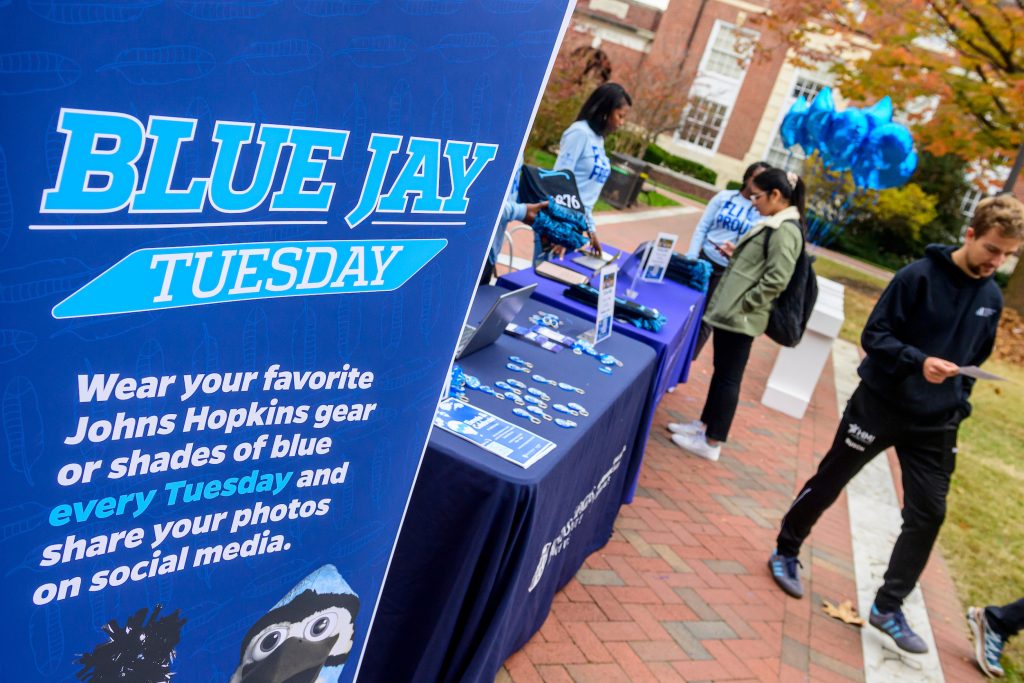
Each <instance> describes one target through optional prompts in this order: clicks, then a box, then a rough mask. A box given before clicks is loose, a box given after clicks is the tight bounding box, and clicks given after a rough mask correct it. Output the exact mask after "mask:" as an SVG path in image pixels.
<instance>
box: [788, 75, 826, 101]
mask: <svg viewBox="0 0 1024 683" xmlns="http://www.w3.org/2000/svg"><path fill="white" fill-rule="evenodd" d="M824 89H825V84H824V83H821V82H819V81H814V80H811V79H810V78H806V77H804V76H798V77H797V79H796V83H794V84H793V92H791V93H790V94H789V98H790V103H791V104H792V102H796V101H797V99H798V98H799V97H800V96H801V95H803V97H804V99H805V100H807V101H808V102H810V101H811V100H813V99H814V98H815V97H816V96H817V94H818V93H820V92H821V91H822V90H824Z"/></svg>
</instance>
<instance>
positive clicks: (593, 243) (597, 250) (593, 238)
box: [590, 231, 601, 256]
mask: <svg viewBox="0 0 1024 683" xmlns="http://www.w3.org/2000/svg"><path fill="white" fill-rule="evenodd" d="M590 248H591V249H593V250H594V256H600V255H601V243H600V242H598V241H597V233H596V232H593V231H591V232H590Z"/></svg>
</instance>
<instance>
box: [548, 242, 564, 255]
mask: <svg viewBox="0 0 1024 683" xmlns="http://www.w3.org/2000/svg"><path fill="white" fill-rule="evenodd" d="M565 252H566V248H565V247H563V246H562V245H560V244H556V245H555V246H553V247H551V255H552V256H554V257H556V258H562V257H563V256H565Z"/></svg>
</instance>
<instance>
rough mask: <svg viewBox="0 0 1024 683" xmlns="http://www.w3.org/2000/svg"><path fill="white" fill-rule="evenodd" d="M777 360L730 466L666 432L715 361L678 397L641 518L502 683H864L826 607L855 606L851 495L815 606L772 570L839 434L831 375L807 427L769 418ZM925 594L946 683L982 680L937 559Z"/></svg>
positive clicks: (596, 562)
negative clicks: (804, 488)
mask: <svg viewBox="0 0 1024 683" xmlns="http://www.w3.org/2000/svg"><path fill="white" fill-rule="evenodd" d="M696 217H699V214H698V215H697V216H696ZM683 218H684V219H686V220H685V227H683V229H681V225H680V223H681V222H682V221H680V220H679V218H676V219H675V220H674V221H671V223H670V222H669V221H664V223H666V224H665V225H658V226H654V225H650V224H651V223H662V222H663V221H648V222H647V223H648V225H643V226H640V225H639V224H637V225H636V226H633V227H634V229H633V230H630V226H629V225H628V224H627V225H624V226H615V228H616V230H615V231H612V230H602V238H603V239H604V240H605V241H606V242H610V243H612V244H615V245H617V246H619V245H620V246H622V247H626V248H630V247H632V246H633V244H635V243H636V242H638V241H639V239H637V238H638V236H639V235H641V234H642V235H644V237H646V236H647V234H648V233H651V232H654V233H656V232H657V231H658V230H665V231H671V232H679V233H681V234H680V239H681V240H688V238H689V237H688V236H689V232H690V230H692V225H693V224H694V223H695V218H693V217H691V216H685V217H683ZM673 223H674V224H673ZM609 233H612V234H609ZM684 248H685V247H684ZM776 353H777V347H776V346H775V345H774V344H772V343H771V342H769V341H767V340H766V339H765V338H761V339H759V340H758V341H757V342H756V343H755V344H754V348H753V351H752V353H751V359H750V363H749V365H748V369H747V373H746V375H745V378H744V385H743V391H742V395H741V401H740V406H739V410H738V411H737V416H736V420H735V422H734V424H733V429H732V432H731V433H730V438H729V443H728V444H727V446H726V447H724V448H723V449H722V457H721V460H720V461H719V462H717V463H708V462H704V461H702V460H699V459H697V458H694V457H692V456H689V455H687V454H685V453H683V452H682V451H681V450H679V449H678V448H677V447H676V446H675V445H673V444H672V442H671V441H670V440H669V439H668V435H669V434H668V432H667V430H666V429H665V425H666V424H667V423H668V422H671V421H686V420H691V419H694V418H696V417H697V416H698V415H699V413H700V409H701V407H702V405H703V401H704V397H705V395H706V391H707V385H708V381H709V379H710V374H711V355H712V354H711V353H710V347H709V348H708V349H707V350H706V352H705V353H704V354H703V355H702V356H701V358H700V359H699V360H698V361H697V362H696V363H695V364H694V366H693V370H692V372H691V375H690V381H689V383H688V384H685V385H681V386H680V387H678V389H677V390H676V392H675V393H674V394H670V395H666V397H665V399H664V400H663V401H662V403H661V406H660V407H659V409H658V412H657V415H656V418H655V426H654V428H653V429H652V437H651V440H650V441H649V442H648V446H647V451H646V454H645V458H644V464H643V469H642V471H641V476H640V488H639V489H638V491H637V495H636V498H635V500H634V502H633V504H632V505H628V506H624V507H623V508H622V510H621V512H620V515H619V518H618V521H617V522H616V525H615V532H614V534H613V537H612V539H611V541H610V542H609V543H608V545H607V546H606V547H605V548H603V549H602V550H600V551H598V552H596V553H594V554H593V555H592V556H591V557H590V558H589V559H588V560H587V562H586V563H585V565H584V566H583V568H582V569H581V570H580V572H579V573H578V574H577V576H576V577H575V578H574V579H573V580H572V581H571V582H570V583H569V584H567V585H566V586H565V588H564V589H563V590H562V591H561V592H560V593H559V594H558V595H557V596H556V598H555V602H554V605H553V607H552V610H551V613H550V615H549V616H548V619H547V621H546V622H545V623H544V626H543V627H542V628H541V630H540V631H539V632H538V633H537V634H536V635H535V636H534V637H533V639H532V640H530V642H529V643H527V645H526V646H525V647H524V648H523V649H522V650H521V651H519V652H518V653H516V654H515V655H513V656H512V657H511V658H509V660H508V661H507V662H506V663H505V667H504V668H503V669H502V670H501V671H500V672H499V674H498V677H497V679H496V680H497V681H500V682H502V683H505V682H509V681H513V682H515V683H528V682H536V681H566V682H571V681H574V682H576V683H590V682H594V683H598V682H604V681H630V682H636V681H863V680H865V678H864V672H863V656H862V646H861V635H860V631H859V629H858V628H856V627H854V626H849V625H846V624H843V623H841V622H839V621H837V620H834V619H831V618H829V617H827V616H826V615H825V614H824V613H823V612H822V608H821V604H822V600H823V599H826V600H829V601H830V602H832V603H836V604H838V603H839V602H841V601H843V600H851V601H853V602H854V604H856V586H855V579H854V573H853V559H852V549H851V540H850V527H849V519H848V512H847V503H846V496H845V494H844V495H843V496H842V497H841V498H840V500H839V501H837V503H836V505H834V506H832V508H830V509H829V511H828V512H826V513H825V515H824V516H823V517H822V519H821V521H820V522H819V523H818V524H817V526H816V527H815V529H814V533H813V534H812V536H811V538H810V539H809V541H808V542H807V543H806V544H805V547H804V550H803V554H802V556H801V559H802V561H803V562H804V564H805V567H804V571H803V576H804V577H805V589H806V590H807V596H806V597H805V598H804V599H803V600H793V599H791V598H787V597H786V596H784V595H783V594H782V593H781V592H780V591H779V590H778V589H777V588H776V587H775V585H774V582H773V581H772V580H771V578H770V576H769V574H768V570H767V568H766V566H765V564H766V560H767V556H768V554H769V553H770V552H771V550H772V548H773V547H774V541H775V534H776V531H777V528H778V523H779V520H780V518H781V516H782V515H783V513H784V512H785V510H786V508H787V507H788V505H789V503H790V502H791V500H792V497H793V495H794V493H795V491H796V488H797V487H798V486H799V485H800V484H801V483H802V482H803V481H804V480H805V479H806V478H807V477H809V476H810V475H811V474H812V473H813V471H814V469H815V467H816V464H817V461H818V459H819V458H820V457H821V455H822V454H823V453H824V452H825V450H826V449H827V448H828V446H829V444H830V443H831V440H832V437H833V435H834V432H835V427H836V424H837V422H838V411H837V407H836V398H835V396H836V394H835V385H834V379H833V374H832V372H833V371H832V366H831V363H828V364H826V369H825V372H824V374H823V376H822V378H821V380H820V382H819V383H818V386H817V389H816V391H815V395H814V398H813V401H812V404H811V406H810V407H809V409H808V411H807V413H806V415H805V417H804V418H803V419H802V420H795V419H793V418H790V417H787V416H784V415H782V414H780V413H776V412H774V411H770V410H768V409H766V408H764V407H763V406H761V405H760V397H761V394H762V393H763V391H764V386H765V383H766V380H767V376H768V373H769V371H770V369H771V366H772V363H773V362H774V358H775V355H776ZM894 471H896V469H895V466H894ZM924 590H925V597H926V602H927V604H928V607H929V613H930V616H931V623H932V628H933V629H934V630H935V633H936V640H937V643H938V647H939V650H940V656H941V659H942V664H943V668H944V669H945V675H946V680H948V681H960V680H981V675H980V674H979V673H978V672H977V671H976V670H975V669H974V668H973V664H972V663H971V661H970V658H971V650H970V645H969V642H968V640H967V635H966V628H965V626H964V625H963V617H962V616H961V613H960V605H959V603H958V602H957V600H956V594H955V590H954V589H953V586H952V583H951V581H950V580H949V577H948V573H947V572H946V571H945V565H944V563H943V562H942V559H941V557H939V556H938V553H937V552H936V555H935V557H933V560H932V562H930V563H929V567H928V570H927V571H926V573H925V577H924ZM914 674H915V672H914V671H913V670H909V669H908V671H907V676H906V678H905V679H904V680H908V681H914V680H921V678H920V677H915V675H914Z"/></svg>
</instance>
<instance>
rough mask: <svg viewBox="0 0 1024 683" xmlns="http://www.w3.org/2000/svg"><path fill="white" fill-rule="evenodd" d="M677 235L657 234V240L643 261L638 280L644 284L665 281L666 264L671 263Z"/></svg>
mask: <svg viewBox="0 0 1024 683" xmlns="http://www.w3.org/2000/svg"><path fill="white" fill-rule="evenodd" d="M678 239H679V235H673V234H670V233H667V232H659V233H658V237H657V239H655V240H654V243H653V244H652V245H651V247H650V248H649V249H648V250H647V259H646V261H644V267H643V273H642V274H641V275H640V279H641V280H643V281H644V282H661V281H662V280H664V279H665V273H666V272H667V271H668V264H669V263H670V262H671V261H672V250H673V249H675V248H676V240H678Z"/></svg>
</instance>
